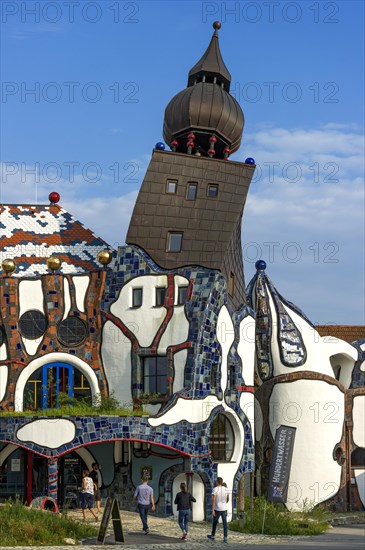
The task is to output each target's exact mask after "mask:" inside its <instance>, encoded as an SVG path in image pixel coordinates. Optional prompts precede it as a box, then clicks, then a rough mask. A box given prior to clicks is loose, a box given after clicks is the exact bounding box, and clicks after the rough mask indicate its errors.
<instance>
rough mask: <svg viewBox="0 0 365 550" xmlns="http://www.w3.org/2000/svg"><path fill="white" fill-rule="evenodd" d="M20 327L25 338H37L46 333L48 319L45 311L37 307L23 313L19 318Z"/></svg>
mask: <svg viewBox="0 0 365 550" xmlns="http://www.w3.org/2000/svg"><path fill="white" fill-rule="evenodd" d="M18 327H19V332H20V334H21V335H22V336H24V338H28V339H29V340H36V339H37V338H40V337H41V336H42V335H43V334H44V332H45V330H46V328H47V321H46V318H45V316H44V313H42V312H41V311H38V310H37V309H32V310H30V311H26V312H25V313H23V315H22V316H21V317H20V319H19V323H18Z"/></svg>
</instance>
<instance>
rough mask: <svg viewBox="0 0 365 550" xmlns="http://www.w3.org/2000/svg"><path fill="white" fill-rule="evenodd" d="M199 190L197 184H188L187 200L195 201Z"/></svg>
mask: <svg viewBox="0 0 365 550" xmlns="http://www.w3.org/2000/svg"><path fill="white" fill-rule="evenodd" d="M197 190H198V184H197V183H188V190H187V193H186V198H187V200H188V201H195V199H196V193H197Z"/></svg>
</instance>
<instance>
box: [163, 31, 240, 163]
mask: <svg viewBox="0 0 365 550" xmlns="http://www.w3.org/2000/svg"><path fill="white" fill-rule="evenodd" d="M213 27H214V29H215V31H214V34H213V37H212V39H211V41H210V44H209V46H208V48H207V50H206V52H205V53H204V55H203V56H202V58H201V59H200V60H199V61H198V63H197V64H196V65H195V66H194V67H193V68H192V69H191V71H190V72H189V78H188V87H187V88H186V89H185V90H182V91H181V92H179V93H178V94H177V95H175V97H173V98H172V100H171V101H170V103H169V104H168V106H167V107H166V110H165V119H164V128H163V136H164V140H165V141H166V143H167V144H169V145H170V146H171V148H172V150H173V151H175V152H179V153H188V154H190V153H193V154H195V153H198V154H200V155H202V156H209V157H213V156H214V158H216V159H217V158H220V159H223V158H227V157H228V156H229V155H230V154H231V153H234V152H235V151H237V149H238V148H239V146H240V143H241V138H242V132H243V127H244V116H243V112H242V109H241V107H240V105H239V104H238V102H237V101H236V100H235V98H234V97H233V96H231V95H230V93H229V88H230V82H231V75H230V73H229V71H228V69H227V67H226V66H225V64H224V61H223V59H222V55H221V52H220V49H219V43H218V29H219V28H220V23H219V22H218V21H216V22H215V23H214V24H213ZM191 136H192V137H191ZM212 138H213V141H214V143H213V144H212V141H211V140H212Z"/></svg>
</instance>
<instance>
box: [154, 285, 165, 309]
mask: <svg viewBox="0 0 365 550" xmlns="http://www.w3.org/2000/svg"><path fill="white" fill-rule="evenodd" d="M165 296H166V288H165V287H164V286H161V287H157V288H156V307H161V306H163V305H164V303H165Z"/></svg>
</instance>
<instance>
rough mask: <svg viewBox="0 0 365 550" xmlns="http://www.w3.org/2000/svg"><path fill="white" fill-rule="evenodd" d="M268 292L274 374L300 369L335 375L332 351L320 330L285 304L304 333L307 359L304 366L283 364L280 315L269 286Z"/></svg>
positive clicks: (294, 321) (300, 330)
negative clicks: (326, 345) (279, 338)
mask: <svg viewBox="0 0 365 550" xmlns="http://www.w3.org/2000/svg"><path fill="white" fill-rule="evenodd" d="M267 292H268V295H269V301H270V311H271V315H272V319H273V325H274V326H273V331H272V336H271V352H272V359H273V365H274V370H273V376H279V375H281V374H288V373H293V372H300V371H311V372H318V373H321V374H327V375H328V376H332V377H333V369H332V366H331V363H330V360H329V357H330V353H328V352H329V351H330V350H329V349H327V348H326V347H325V346H324V345H323V342H322V338H321V337H320V336H319V334H318V332H317V331H316V330H314V329H313V327H311V326H310V325H309V324H308V323H307V321H306V320H305V319H303V318H302V317H300V316H299V315H298V314H297V313H295V311H293V310H292V309H290V308H289V307H287V306H285V305H284V304H283V307H284V308H285V310H286V311H287V312H288V314H289V315H290V317H291V319H292V321H293V323H294V324H295V325H296V326H297V328H298V329H299V332H300V333H301V335H302V339H303V342H304V345H305V347H306V350H307V360H306V362H305V363H304V364H303V365H302V366H298V367H295V366H292V367H286V366H285V365H283V364H282V362H281V358H280V352H279V344H278V339H277V334H278V323H279V321H278V316H277V314H276V310H275V306H274V302H273V300H272V297H271V295H270V293H269V289H268V288H267Z"/></svg>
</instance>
